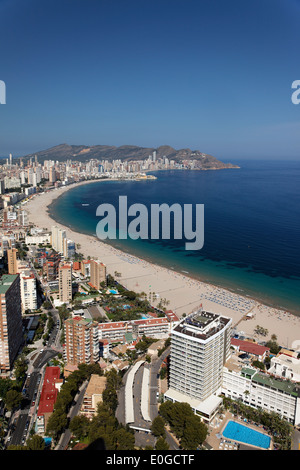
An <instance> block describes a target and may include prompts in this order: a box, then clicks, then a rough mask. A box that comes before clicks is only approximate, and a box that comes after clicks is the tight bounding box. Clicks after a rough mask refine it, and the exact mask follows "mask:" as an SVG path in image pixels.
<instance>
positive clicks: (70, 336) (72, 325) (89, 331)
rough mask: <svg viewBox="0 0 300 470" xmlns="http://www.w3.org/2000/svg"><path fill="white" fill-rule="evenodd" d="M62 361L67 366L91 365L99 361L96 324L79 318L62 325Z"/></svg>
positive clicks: (71, 319)
mask: <svg viewBox="0 0 300 470" xmlns="http://www.w3.org/2000/svg"><path fill="white" fill-rule="evenodd" d="M64 330H65V344H64V360H65V362H66V363H67V364H70V365H78V364H83V363H84V364H92V363H95V362H97V361H98V360H99V357H100V356H99V351H100V346H99V336H98V323H97V322H93V321H92V320H87V319H85V318H81V317H74V318H69V319H68V320H66V321H65V323H64Z"/></svg>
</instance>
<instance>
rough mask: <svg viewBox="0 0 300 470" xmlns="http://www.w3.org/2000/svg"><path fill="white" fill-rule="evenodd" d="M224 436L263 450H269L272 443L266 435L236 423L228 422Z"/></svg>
mask: <svg viewBox="0 0 300 470" xmlns="http://www.w3.org/2000/svg"><path fill="white" fill-rule="evenodd" d="M222 434H223V437H224V438H227V439H231V440H233V441H237V442H243V443H244V444H249V445H252V446H256V447H262V448H263V449H268V448H269V447H270V443H271V438H270V437H269V436H267V435H266V434H263V433H262V432H259V431H255V430H254V429H251V428H248V427H247V426H244V425H243V424H240V423H236V422H235V421H228V423H227V425H226V427H225V429H224V431H223V433H222Z"/></svg>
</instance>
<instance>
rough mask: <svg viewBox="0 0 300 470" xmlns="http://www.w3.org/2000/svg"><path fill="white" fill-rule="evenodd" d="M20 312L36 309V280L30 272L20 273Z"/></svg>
mask: <svg viewBox="0 0 300 470" xmlns="http://www.w3.org/2000/svg"><path fill="white" fill-rule="evenodd" d="M20 288H21V303H22V311H23V312H25V310H36V309H37V293H36V279H35V276H34V274H33V273H32V272H26V271H23V272H21V273H20Z"/></svg>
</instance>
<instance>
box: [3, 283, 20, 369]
mask: <svg viewBox="0 0 300 470" xmlns="http://www.w3.org/2000/svg"><path fill="white" fill-rule="evenodd" d="M0 302H1V303H0V375H9V372H10V371H11V369H12V367H13V362H14V360H15V358H16V356H17V354H18V352H19V349H20V347H21V345H22V343H23V333H22V313H21V293H20V277H19V275H18V274H15V275H10V274H6V275H3V276H2V278H1V280H0Z"/></svg>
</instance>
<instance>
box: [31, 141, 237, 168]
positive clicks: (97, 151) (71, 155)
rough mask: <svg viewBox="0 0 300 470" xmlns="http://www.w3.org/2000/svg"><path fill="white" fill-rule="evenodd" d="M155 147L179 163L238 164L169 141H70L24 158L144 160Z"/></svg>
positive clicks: (162, 154)
mask: <svg viewBox="0 0 300 470" xmlns="http://www.w3.org/2000/svg"><path fill="white" fill-rule="evenodd" d="M154 151H156V158H157V159H158V158H162V157H164V156H165V157H167V158H168V159H169V160H174V161H175V162H176V163H180V162H182V161H188V160H196V161H198V162H199V165H200V166H201V167H202V168H203V169H221V168H239V167H238V166H237V165H233V164H231V163H224V162H222V161H220V160H218V159H216V158H215V157H213V156H212V155H209V154H205V153H203V152H200V150H191V149H189V148H185V149H179V150H176V149H174V148H173V147H171V146H169V145H161V146H159V147H157V148H155V147H139V146H136V145H121V146H119V147H117V146H113V145H92V146H88V145H70V144H66V143H63V144H59V145H56V146H54V147H50V148H48V149H45V150H40V151H38V152H34V153H32V154H28V155H25V156H24V157H22V158H23V159H29V158H32V157H35V156H37V158H38V161H39V162H41V161H45V160H54V161H66V160H74V161H81V162H85V161H87V160H91V159H96V160H108V161H112V160H121V161H128V160H130V161H134V160H145V159H147V158H148V157H149V155H152V154H153V152H154Z"/></svg>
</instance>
